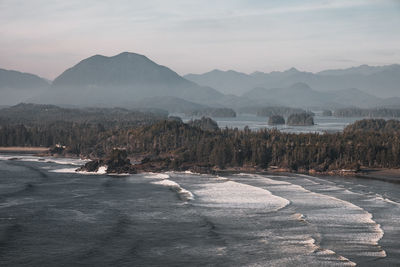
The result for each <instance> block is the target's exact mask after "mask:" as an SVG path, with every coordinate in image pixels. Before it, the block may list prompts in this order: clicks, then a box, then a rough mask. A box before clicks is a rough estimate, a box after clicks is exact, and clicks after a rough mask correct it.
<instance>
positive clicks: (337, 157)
mask: <svg viewBox="0 0 400 267" xmlns="http://www.w3.org/2000/svg"><path fill="white" fill-rule="evenodd" d="M2 115H3V114H2ZM146 116H149V117H148V118H149V119H148V120H144V119H143V118H142V117H138V120H137V121H136V123H134V120H130V121H129V124H127V123H126V120H124V118H125V117H124V116H122V117H121V120H120V121H119V120H118V119H117V118H115V120H112V121H105V122H99V121H96V120H94V121H90V120H88V121H65V120H64V121H63V120H57V121H55V120H49V121H41V122H40V123H39V122H35V120H33V121H31V122H29V123H21V122H20V121H23V120H18V121H17V122H11V121H10V120H7V119H6V118H4V117H2V119H1V124H0V146H44V147H52V150H51V151H52V153H55V154H60V155H64V156H65V155H66V156H80V157H85V158H91V159H100V158H105V157H106V156H107V155H109V154H110V153H112V152H113V151H114V150H115V149H116V148H118V149H119V150H123V151H125V152H126V155H127V156H128V157H130V158H133V159H140V160H142V163H146V164H147V165H148V166H157V168H158V170H187V169H196V168H204V169H206V170H211V169H232V168H254V169H262V170H263V169H267V168H268V167H275V168H285V169H288V170H291V171H309V170H313V171H317V172H327V171H331V170H340V169H351V170H357V169H358V168H359V167H360V166H365V167H375V168H383V167H388V168H398V167H399V166H400V122H399V121H397V120H390V121H385V120H372V119H370V120H362V121H359V122H356V123H355V124H353V125H350V126H348V127H347V128H346V129H345V130H344V131H343V132H342V133H334V134H329V133H326V134H317V133H304V134H291V133H283V132H280V131H278V130H276V129H272V130H268V129H263V130H259V131H251V130H249V129H248V128H247V127H246V128H245V129H244V130H238V129H228V128H225V129H218V128H215V127H211V128H210V127H209V126H210V125H214V124H213V123H212V121H211V120H210V119H204V121H200V122H191V123H190V125H189V124H185V123H183V122H182V121H180V120H178V119H166V118H162V117H153V116H154V115H146ZM204 125H206V126H207V127H209V128H208V129H206V128H204V127H203V126H204ZM57 144H59V145H61V146H56V145H57ZM62 146H65V147H66V148H65V149H62V148H60V147H62ZM151 164H153V165H151Z"/></svg>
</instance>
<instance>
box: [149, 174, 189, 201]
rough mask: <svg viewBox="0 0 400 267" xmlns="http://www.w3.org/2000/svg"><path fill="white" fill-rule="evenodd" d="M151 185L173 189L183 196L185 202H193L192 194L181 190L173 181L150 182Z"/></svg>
mask: <svg viewBox="0 0 400 267" xmlns="http://www.w3.org/2000/svg"><path fill="white" fill-rule="evenodd" d="M152 184H157V185H163V186H167V187H170V188H173V189H174V190H176V191H177V193H178V194H179V195H181V196H183V198H184V199H185V200H194V196H193V194H192V192H190V191H189V190H186V189H184V188H182V187H181V186H180V185H179V184H178V183H176V182H174V181H171V180H168V179H162V180H161V181H155V182H152Z"/></svg>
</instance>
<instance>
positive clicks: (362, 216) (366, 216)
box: [253, 175, 386, 258]
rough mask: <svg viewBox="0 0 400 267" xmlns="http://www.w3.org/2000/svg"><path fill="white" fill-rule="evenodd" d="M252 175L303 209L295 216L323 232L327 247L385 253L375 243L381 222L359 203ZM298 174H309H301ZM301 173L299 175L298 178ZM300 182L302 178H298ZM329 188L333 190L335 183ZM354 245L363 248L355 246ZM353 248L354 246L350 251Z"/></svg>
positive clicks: (328, 184)
mask: <svg viewBox="0 0 400 267" xmlns="http://www.w3.org/2000/svg"><path fill="white" fill-rule="evenodd" d="M253 176H255V178H259V179H258V181H262V183H263V184H265V185H266V186H267V187H268V189H269V190H271V191H272V192H274V193H276V194H279V195H280V196H281V195H282V196H283V197H285V198H287V199H288V200H290V201H291V202H292V203H293V205H294V207H295V209H296V210H298V209H301V210H303V212H302V214H301V216H300V215H298V214H297V215H296V216H300V217H299V218H301V219H303V220H305V217H306V220H307V221H308V222H309V223H310V224H312V225H314V226H315V227H317V228H318V229H319V231H322V232H323V235H324V246H326V248H329V249H332V250H334V251H337V250H339V251H342V252H343V251H344V252H346V253H353V254H355V255H358V256H365V255H368V256H371V257H378V258H382V257H386V252H385V251H384V250H383V249H382V248H381V247H380V246H379V244H378V242H379V240H381V239H382V237H383V235H384V231H383V230H382V228H381V225H380V224H378V223H377V222H376V221H374V220H373V215H372V214H371V213H369V212H368V211H366V210H364V209H363V208H361V207H360V206H357V205H355V204H353V203H351V202H349V201H346V200H342V199H339V198H337V197H334V196H330V195H326V194H325V193H324V194H322V193H317V192H313V191H310V190H308V189H306V188H304V187H302V186H300V185H297V184H293V183H290V182H287V181H276V180H273V179H270V178H269V177H267V176H262V175H253ZM300 177H308V178H310V176H303V175H302V176H300ZM300 177H298V179H301V178H300ZM306 182H307V181H306ZM299 183H304V181H302V180H300V181H299ZM308 184H309V183H308ZM331 184H332V182H328V183H327V184H326V185H325V186H329V187H331ZM331 190H335V187H334V186H333V187H332V188H331ZM341 190H343V188H342V189H341ZM346 191H347V192H346ZM343 192H344V193H348V192H350V191H348V190H343ZM350 193H352V192H350ZM303 214H304V215H303ZM302 216H303V217H302ZM357 247H358V248H360V247H363V249H358V250H357ZM354 248H355V250H353V251H351V250H352V249H354ZM350 251H351V252H350Z"/></svg>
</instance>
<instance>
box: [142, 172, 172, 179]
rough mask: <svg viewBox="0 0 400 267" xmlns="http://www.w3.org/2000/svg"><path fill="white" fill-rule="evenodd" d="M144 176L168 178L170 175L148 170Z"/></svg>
mask: <svg viewBox="0 0 400 267" xmlns="http://www.w3.org/2000/svg"><path fill="white" fill-rule="evenodd" d="M143 177H144V178H152V179H168V178H170V176H169V175H168V174H165V173H153V172H148V173H145V174H144V176H143Z"/></svg>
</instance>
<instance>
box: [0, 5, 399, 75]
mask: <svg viewBox="0 0 400 267" xmlns="http://www.w3.org/2000/svg"><path fill="white" fill-rule="evenodd" d="M124 51H129V52H135V53H139V54H144V55H146V56H147V57H149V58H150V59H152V60H153V61H155V62H157V63H158V64H161V65H165V66H168V67H170V68H171V69H173V70H174V71H176V72H178V73H179V74H182V75H183V74H187V73H203V72H207V71H210V70H213V69H221V70H230V69H233V70H236V71H241V72H245V73H251V72H254V71H263V72H270V71H274V70H285V69H289V68H291V67H296V68H297V69H300V70H304V71H312V72H317V71H320V70H323V69H332V68H346V67H351V66H358V65H361V64H368V65H385V64H394V63H400V0H330V1H328V0H319V1H316V0H198V1H194V0H168V1H167V0H146V1H143V0H140V1H137V0H112V1H111V0H110V1H101V0H85V1H81V0H69V1H60V0H28V1H27V0H0V68H4V69H13V70H19V71H23V72H30V73H34V74H38V75H40V76H42V77H45V78H47V79H54V78H55V77H57V76H58V75H60V74H61V73H62V72H63V71H64V70H65V69H67V68H70V67H72V66H73V65H75V64H77V63H78V62H79V61H81V60H82V59H84V58H87V57H90V56H92V55H95V54H102V55H106V56H113V55H116V54H119V53H121V52H124Z"/></svg>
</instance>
